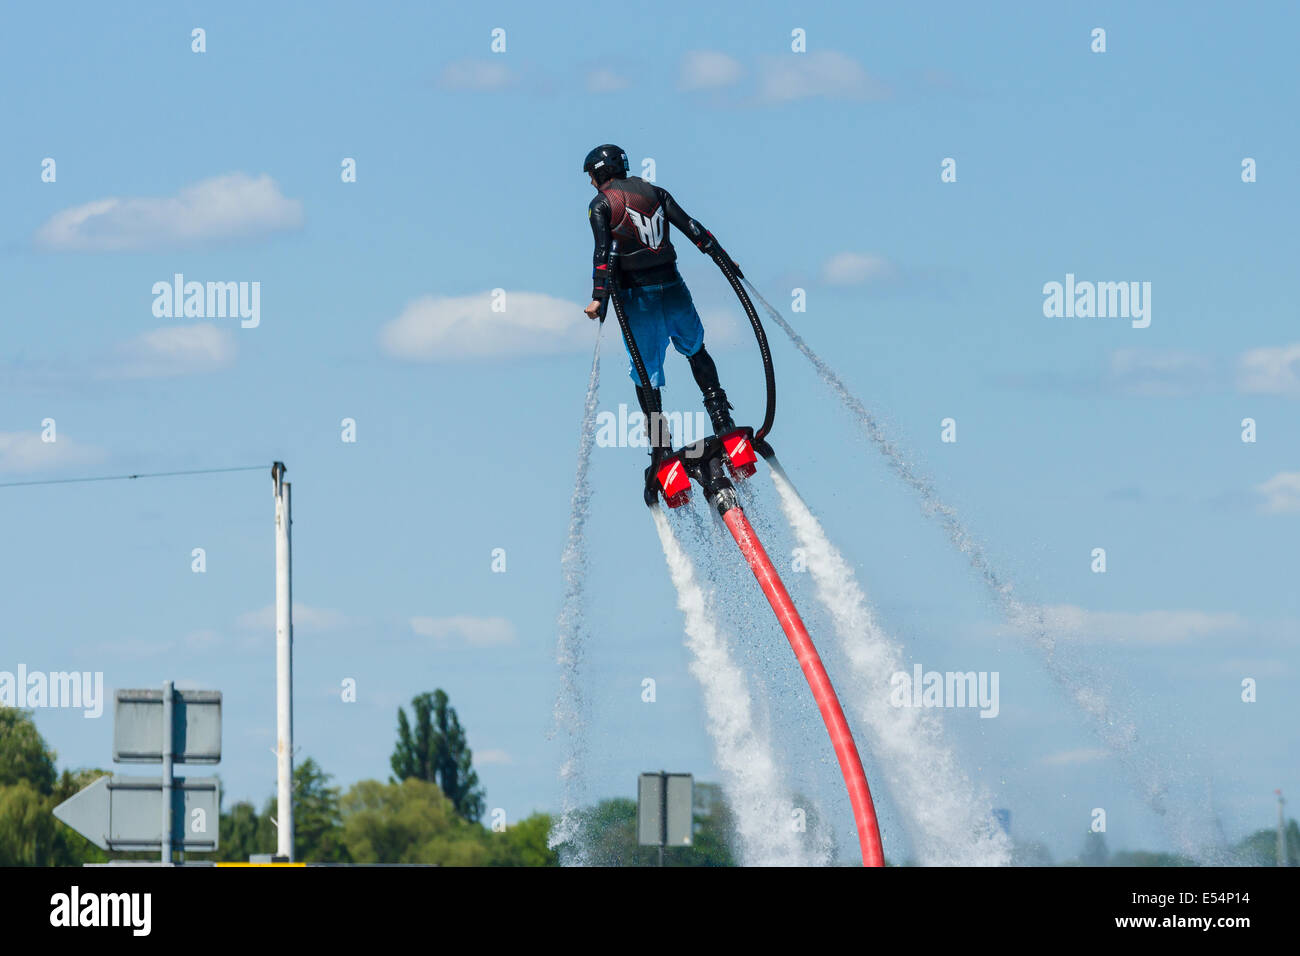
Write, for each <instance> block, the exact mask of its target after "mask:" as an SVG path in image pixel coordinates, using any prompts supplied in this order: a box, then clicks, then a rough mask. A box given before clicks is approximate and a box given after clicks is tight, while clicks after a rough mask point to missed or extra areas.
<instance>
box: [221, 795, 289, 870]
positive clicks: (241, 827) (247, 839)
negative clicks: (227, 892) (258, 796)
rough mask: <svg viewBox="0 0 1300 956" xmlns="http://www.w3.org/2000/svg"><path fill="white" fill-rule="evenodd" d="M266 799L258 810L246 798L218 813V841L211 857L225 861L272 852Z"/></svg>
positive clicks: (272, 828) (272, 829) (271, 826)
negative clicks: (219, 832) (219, 815)
mask: <svg viewBox="0 0 1300 956" xmlns="http://www.w3.org/2000/svg"><path fill="white" fill-rule="evenodd" d="M272 806H273V804H272V803H271V802H270V801H267V804H266V806H265V807H264V808H263V810H262V812H261V813H258V811H257V807H255V806H253V804H252V803H250V802H249V801H247V800H241V801H239V802H238V803H236V804H234V805H233V806H232V807H231V808H230V810H229V811H223V812H222V814H221V845H220V846H219V847H217V853H216V857H215V859H218V860H221V861H222V862H226V863H247V862H248V860H249V857H251V856H253V855H254V854H264V853H274V852H275V843H276V840H275V825H274V824H273V823H272V822H271V807H272Z"/></svg>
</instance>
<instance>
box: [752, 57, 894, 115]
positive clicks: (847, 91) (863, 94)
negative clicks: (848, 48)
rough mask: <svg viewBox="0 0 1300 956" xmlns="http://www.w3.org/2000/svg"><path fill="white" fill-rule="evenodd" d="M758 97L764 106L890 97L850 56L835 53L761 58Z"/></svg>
mask: <svg viewBox="0 0 1300 956" xmlns="http://www.w3.org/2000/svg"><path fill="white" fill-rule="evenodd" d="M758 95H759V99H760V100H762V101H764V102H767V103H788V102H790V101H792V100H799V99H807V98H809V97H814V96H824V97H828V98H832V99H851V100H883V99H887V98H888V97H889V89H888V88H887V87H886V86H885V85H884V84H883V83H881V82H880V81H879V80H877V79H875V78H874V77H872V76H871V75H870V74H868V73H867V71H866V70H865V69H863V67H862V64H860V63H858V61H857V60H855V59H853V58H852V57H849V56H845V55H844V54H843V53H839V52H836V51H835V50H819V51H815V52H813V53H799V54H793V55H791V54H782V55H780V56H767V57H764V58H763V61H762V68H761V70H760V72H759V82H758Z"/></svg>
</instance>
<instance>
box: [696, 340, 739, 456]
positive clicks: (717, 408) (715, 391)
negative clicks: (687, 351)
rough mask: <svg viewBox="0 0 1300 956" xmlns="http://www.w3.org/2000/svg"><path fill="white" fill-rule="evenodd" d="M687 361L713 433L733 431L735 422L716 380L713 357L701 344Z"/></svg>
mask: <svg viewBox="0 0 1300 956" xmlns="http://www.w3.org/2000/svg"><path fill="white" fill-rule="evenodd" d="M688 361H689V362H690V363H691V373H692V374H693V375H694V376H695V384H696V385H698V386H699V387H700V394H702V395H703V396H704V409H705V411H707V412H708V413H709V420H710V421H711V422H713V434H714V435H718V436H722V435H725V434H727V433H728V432H734V431H735V430H736V423H735V422H734V421H732V419H731V415H730V409H731V407H732V406H731V403H730V402H729V401H727V393H726V392H724V391H723V390H722V385H721V384H720V383H719V382H718V367H717V366H716V365H714V364H713V357H712V356H711V355H709V353H708V352H706V351H705V350H704V346H703V345H701V346H700V350H699V351H698V352H696V353H695V354H694V355H692V356H691V357H690V358H689V359H688Z"/></svg>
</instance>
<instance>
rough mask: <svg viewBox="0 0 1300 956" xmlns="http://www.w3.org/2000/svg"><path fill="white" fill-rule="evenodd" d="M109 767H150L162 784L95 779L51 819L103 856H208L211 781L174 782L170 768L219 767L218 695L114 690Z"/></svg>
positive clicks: (215, 806)
mask: <svg viewBox="0 0 1300 956" xmlns="http://www.w3.org/2000/svg"><path fill="white" fill-rule="evenodd" d="M113 760H114V762H117V763H157V764H161V765H162V776H161V777H121V776H117V775H116V774H114V775H111V776H103V777H99V778H98V779H97V780H95V781H94V782H93V783H91V784H90V785H89V786H88V787H85V788H83V789H82V790H81V791H79V792H78V793H75V794H73V795H72V796H71V797H70V798H68V799H67V800H65V801H63V803H61V804H59V805H58V806H57V807H55V808H54V816H55V817H56V818H58V819H59V820H62V821H63V822H64V823H66V824H67V825H68V826H70V827H72V829H74V830H76V831H77V832H78V833H80V834H81V835H82V836H84V837H85V838H86V839H88V840H90V842H92V843H94V844H95V845H96V846H98V847H99V848H100V849H104V850H157V851H158V852H159V854H160V855H161V858H162V859H161V862H162V865H163V866H170V865H171V864H172V863H173V854H174V852H175V851H176V850H178V849H179V850H181V851H182V852H183V851H185V850H195V851H200V852H202V851H213V850H216V849H217V847H218V844H219V836H220V830H221V822H220V821H221V816H220V814H221V793H220V784H219V781H218V780H217V778H216V777H177V776H175V774H174V765H175V764H177V763H182V764H184V763H194V764H215V763H219V762H220V761H221V692H220V691H212V690H183V691H179V692H177V691H176V689H175V687H174V686H173V684H172V682H171V681H166V682H165V683H164V684H163V687H162V690H161V691H157V690H119V691H118V692H117V694H116V695H115V701H114V708H113Z"/></svg>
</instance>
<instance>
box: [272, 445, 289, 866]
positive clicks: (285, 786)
mask: <svg viewBox="0 0 1300 956" xmlns="http://www.w3.org/2000/svg"><path fill="white" fill-rule="evenodd" d="M284 472H285V467H284V463H283V462H278V461H277V462H276V463H275V464H274V465H273V466H272V468H271V477H272V480H273V482H274V486H275V734H276V739H275V757H276V784H277V786H276V823H277V852H276V856H280V857H283V858H285V859H286V860H290V861H292V860H293V560H292V552H291V549H290V533H289V529H290V527H291V526H292V524H293V509H292V507H291V505H290V498H289V483H288V482H287V481H285V480H284Z"/></svg>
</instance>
